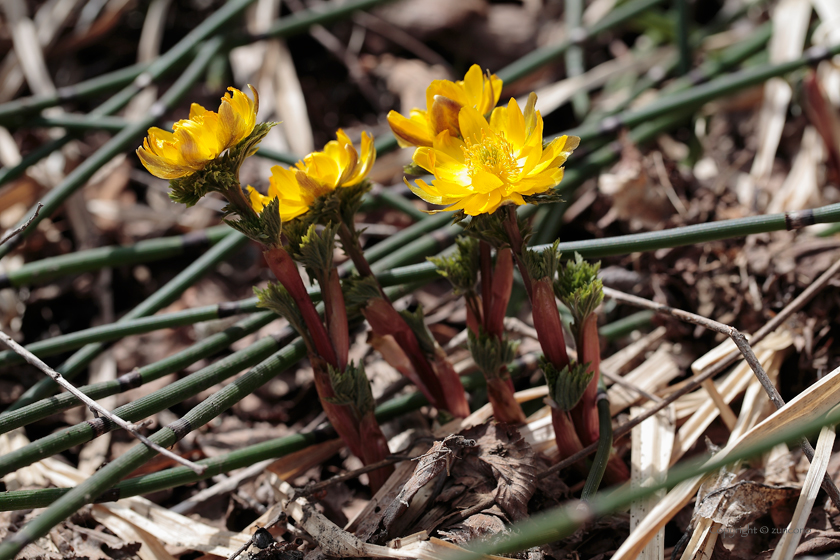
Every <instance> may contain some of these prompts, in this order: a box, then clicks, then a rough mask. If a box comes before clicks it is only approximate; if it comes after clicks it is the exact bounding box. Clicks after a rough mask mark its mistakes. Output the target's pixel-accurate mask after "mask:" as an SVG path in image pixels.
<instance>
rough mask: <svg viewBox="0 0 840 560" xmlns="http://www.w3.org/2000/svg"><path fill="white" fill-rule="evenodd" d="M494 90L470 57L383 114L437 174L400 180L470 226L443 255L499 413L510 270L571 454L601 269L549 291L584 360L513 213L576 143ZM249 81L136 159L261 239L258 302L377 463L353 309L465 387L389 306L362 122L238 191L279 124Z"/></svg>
mask: <svg viewBox="0 0 840 560" xmlns="http://www.w3.org/2000/svg"><path fill="white" fill-rule="evenodd" d="M502 85H503V84H502V80H501V79H499V78H498V77H497V76H495V75H491V74H489V73H488V74H485V73H483V72H482V71H481V69H480V68H479V67H478V66H476V65H474V66H472V67H471V68H470V69H469V71H468V72H467V74H466V75H465V76H464V79H463V80H461V81H455V82H452V81H448V80H436V81H434V82H432V83H431V84H430V85H429V87H428V88H427V90H426V109H425V110H422V109H412V110H411V111H410V113H409V116H408V117H405V116H403V115H401V114H399V113H396V112H394V111H392V112H391V113H390V114H389V115H388V122H389V124H390V126H391V129H392V130H393V132H394V134H395V136H396V137H397V140H398V143H399V145H400V146H403V147H413V148H414V154H413V157H412V160H413V163H414V166H415V167H414V169H417V168H420V169H423V170H425V171H427V172H428V173H430V174H431V175H432V176H433V178H432V180H431V181H430V182H426V181H424V180H422V179H417V180H416V181H415V184H414V185H411V184H409V183H408V181H406V184H408V185H409V188H410V189H411V190H412V191H413V192H414V193H415V194H417V195H418V196H419V197H420V198H421V199H423V200H424V201H426V202H427V203H430V204H434V205H440V206H444V207H445V208H443V210H446V211H458V212H459V216H460V218H461V219H465V218H466V216H467V215H469V216H471V220H468V221H469V224H468V225H467V233H468V234H469V235H471V236H472V239H471V240H470V241H463V242H461V243H460V244H459V251H458V253H457V255H455V256H453V257H451V258H449V259H440V260H439V261H437V265H438V267H439V268H440V270H441V271H442V273H443V274H444V275H445V276H447V277H448V278H449V279H450V280H451V281H452V282H453V284H454V285H455V286H456V289H457V290H458V293H460V294H463V295H464V297H465V298H466V300H467V323H468V326H469V329H470V333H469V344H468V345H469V348H470V350H471V352H472V354H473V358H474V360H475V362H476V364H477V365H478V367H479V369H481V370H482V372H484V374H485V377H486V379H487V388H488V390H487V394H488V398H489V400H490V401H491V403H492V405H493V409H494V412H495V415H496V419H497V420H498V421H501V422H507V423H511V424H518V423H521V422H524V421H525V415H524V413H523V411H522V409H521V407H520V406H519V404H518V403H517V402H516V399H515V397H514V385H513V381H512V379H511V378H510V375H509V373H508V369H507V364H508V363H509V362H510V361H511V359H512V358H513V356H514V355H515V352H516V344H515V343H513V342H511V341H509V340H508V339H507V336H506V333H505V329H504V318H505V312H506V309H507V306H508V303H509V301H510V298H511V290H512V287H513V283H514V282H513V279H514V266H518V268H519V270H520V273H521V275H522V279H523V282H524V285H525V288H526V290H527V292H528V296H529V299H530V301H531V304H532V308H533V311H534V325H535V328H536V330H537V334H538V335H539V341H540V344H541V345H542V347H543V352H544V354H545V356H546V360H545V363H544V370H545V371H546V376H547V378H548V381H549V384H550V385H551V386H552V387H553V389H552V390H551V399H552V400H551V402H552V403H555V405H557V404H559V406H558V407H556V408H557V410H553V411H552V416H553V417H554V419H555V420H554V421H555V428H556V431H557V433H558V444H559V443H560V442H561V438H562V441H563V447H564V448H565V452H564V454H571V453H573V452H574V451H576V450H578V449H580V448H581V445H582V443H581V442H583V443H589V442H591V441H592V440H593V439H594V438H597V425H595V424H594V423H593V418H594V417H593V416H592V413H593V411H594V408H593V406H592V403H593V402H594V400H593V399H594V395H595V393H594V390H595V383H597V378H598V372H597V369H598V360H597V356H598V353H599V349H598V346H597V328H596V327H597V324H596V323H597V321H596V319H595V315H594V310H595V307H597V305H598V304H599V303H600V299H599V298H598V297H597V296H598V294H599V293H600V292H599V291H598V290H599V285H596V284H597V282H596V275H597V268H594V267H587V265H585V263H580V262H578V263H575V268H574V269H570V272H568V273H566V276H563V277H562V278H561V280H563V282H561V283H560V284H562V286H564V287H567V286H566V285H567V284H568V286H571V288H569V289H565V288H564V290H561V292H558V295H559V297H561V298H565V299H564V301H567V300H568V301H567V304H569V305H571V306H573V307H574V308H575V310H576V311H577V312H578V314H579V317H578V316H576V327H577V329H576V338H577V342H578V349H579V353H580V354H581V355H582V357H583V358H586V361H583V358H581V359H582V361H581V364H582V365H580V364H577V363H574V362H571V361H570V360H569V358H568V356H567V354H566V350H565V341H564V338H563V332H562V331H563V327H562V325H561V322H560V317H559V314H558V310H557V304H556V299H555V286H554V277H555V275H556V273H557V270H558V264H557V257H558V256H559V255H556V254H555V253H556V251H555V248H552V249H551V250H550V251H547V252H545V253H544V254H542V255H541V256H535V255H533V254H531V253H530V252H529V250H528V249H527V248H526V247H525V241H526V240H527V238H528V230H527V225H526V224H525V223H524V222H520V221H519V219H518V218H517V213H516V211H515V209H516V207H517V206H521V205H523V204H526V203H540V202H545V201H550V200H556V196H555V195H554V193H555V191H554V188H555V187H556V186H557V185H558V184H559V183H560V182H561V181H562V179H563V171H564V167H563V166H564V164H565V162H566V160H567V158H568V157H569V156H570V155H571V153H572V152H573V151H574V149H575V148H577V146H578V143H579V141H580V139H579V138H577V137H574V136H560V137H557V138H554V139H553V140H551V141H549V142H547V143H544V141H543V120H542V116H541V115H540V112H539V111H537V110H536V100H537V99H536V95H535V94H533V93H532V94H530V95H529V96H528V99H527V102H526V103H525V105H524V110H523V108H522V107H521V106H520V104H519V103H518V102H517V101H516V100H515V99H510V100H509V102H508V103H507V104H506V105H503V106H498V107H497V106H496V105H497V103H498V102H499V99H500V97H501V91H502ZM249 87H250V86H249ZM250 89H251V92H252V94H253V98H252V97H249V96H248V95H246V94H245V93H243V92H241V91H239V90H237V89H234V88H229V93H227V94H225V96H223V97H222V100H221V104H220V106H219V109H218V112H213V111H208V110H206V109H204V108H203V107H201V106H200V105H197V104H193V105H192V107H191V109H190V114H189V118H188V119H184V120H180V121H178V122H177V123H175V125H174V126H173V131H172V132H168V131H165V130H161V129H159V128H152V129H150V130H149V135H148V138H146V139H145V140H144V142H143V146H141V147H140V148H138V150H137V154H138V157H139V158H140V160H141V161H142V163H143V165H144V166H146V168H147V169H148V170H149V171H150V172H151V173H152V174H153V175H155V176H157V177H160V178H163V179H168V180H169V181H170V185H171V192H170V196H171V197H172V198H173V200H175V201H176V202H182V203H185V204H187V205H191V204H195V203H196V202H197V201H198V199H200V198H201V197H202V196H204V195H205V194H207V193H208V192H211V191H214V192H218V193H221V194H222V195H223V196H224V197H225V198H226V199H227V200H228V202H229V204H228V206H227V207H226V209H225V212H226V216H227V217H228V219H227V223H228V224H229V225H231V226H232V227H234V228H236V229H238V230H239V231H241V232H243V233H245V234H246V235H248V236H249V237H250V238H251V239H253V240H254V241H257V242H258V243H260V244H262V245H263V247H264V249H265V250H264V256H265V259H266V262H267V263H268V265H269V268H270V269H271V271H272V272H273V273H274V275H275V276H276V277H277V279H278V280H279V283H278V284H272V285H270V286H269V288H268V289H266V290H261V291H258V296H259V301H260V305H261V306H262V307H266V308H269V309H272V310H274V311H275V312H277V313H278V314H280V315H282V316H283V317H285V318H286V319H287V320H288V321H289V323H290V324H291V325H292V326H293V327H294V328H295V329H296V330H297V331H298V333H299V334H300V336H301V338H302V339H303V341H304V342H305V344H306V346H307V349H308V353H309V358H310V362H311V364H312V367H313V371H314V381H315V386H316V389H317V391H318V394H319V396H320V398H321V402H322V405H323V407H324V410H325V412H326V414H327V416H328V417H329V419H330V421H331V422H332V424H333V426H334V427H335V428H336V430H337V431H338V433H339V435H340V436H341V437H342V439H343V440H344V441H345V442H346V443H347V446H348V447H349V448H350V450H351V451H352V452H353V453H354V454H356V455H357V456H359V457H361V458H362V460H363V461H364V462H365V463H374V462H377V461H379V460H381V459H382V458H384V457H385V456H386V455H387V454H388V445H387V440H385V439H384V436H383V435H382V432H381V430H380V429H379V426H378V424H377V423H376V420H375V417H374V416H373V406H372V403H373V400H372V396H371V394H370V389H369V386H368V382H367V378H366V377H365V374H364V369H363V368H362V367H361V365H359V366H356V365H354V364H353V363H352V362H351V361H350V360H349V346H350V338H349V327H348V315H349V314H351V313H359V314H361V315H363V316H364V318H365V319H367V321H368V323H369V325H370V328H371V331H372V333H371V336H370V337H369V344H370V345H371V346H372V347H373V348H375V349H376V350H378V351H379V352H380V353H381V354H382V356H383V357H384V358H385V359H386V361H388V362H389V363H390V364H391V365H392V366H393V367H394V368H395V369H397V370H398V371H400V372H401V373H403V374H404V375H405V376H406V377H407V378H409V379H410V380H411V381H412V382H413V383H415V384H416V385H417V387H418V389H419V390H420V391H421V392H422V393H423V394H424V395H425V396H426V397H427V398H428V400H429V402H430V403H431V404H432V405H433V406H435V407H436V408H438V409H441V410H446V411H448V412H449V413H451V414H452V415H454V416H460V417H466V416H467V415H469V413H470V409H469V405H468V402H467V399H466V394H465V392H464V389H463V386H462V385H461V381H460V377H459V376H458V373H457V372H456V370H455V368H454V367H453V365H452V363H451V362H450V361H449V358H448V357H447V355H446V353H445V352H444V351H443V349H442V348H441V347H440V346H439V345H438V344H437V342H436V341H435V339H434V337H433V336H432V333H431V332H430V331H429V329H428V328H427V327H426V324H425V322H424V319H423V312H422V308H419V309H418V310H417V311H416V312H414V313H410V312H407V311H402V312H400V311H397V310H396V309H395V308H394V306H393V305H392V303H391V300H390V298H389V297H388V295H387V293H386V292H385V290H383V288H382V286H380V285H379V282H378V280H377V279H376V277H375V276H373V273H372V271H371V268H370V265H369V263H368V262H367V259H366V258H365V256H364V252H363V251H362V247H361V244H360V241H359V231H357V229H356V225H355V214H356V213H357V211H358V209H359V206H360V204H361V199H362V195H364V194H365V193H366V192H367V191H368V190H369V189H370V186H371V185H370V182H369V181H368V180H367V176H368V174H369V173H370V170H371V168H372V166H373V164H374V162H375V160H376V150H375V148H374V143H373V138H372V137H371V136H370V135H368V134H367V133H366V132H363V133H362V135H361V145H360V147H358V148H357V147H355V146H354V145H353V143H352V141H351V140H350V138H349V137H348V136H347V134H345V132H344V131H343V130H338V131H337V132H336V139H335V140H333V141H330V142H328V143H327V144H326V145H325V146H324V148H323V150H322V151H317V152H313V153H311V154H308V155H307V156H305V157H304V158H303V159H301V160H300V161H298V162H297V163H296V164H295V165H294V166H292V167H289V168H285V167H281V166H274V167H273V168H272V169H271V176H270V177H269V178H268V180H267V182H268V188H267V193H266V194H262V193H261V192H260V191H259V190H257V189H255V188H253V187H250V186H248V187H247V188H246V189H244V190H243V188H242V185H241V184H240V181H239V169H240V166H241V165H242V162H243V161H244V159H245V158H247V157H248V156H251V155H253V154H254V153H256V151H257V145H258V144H259V142H260V141H261V140H262V138H263V137H264V136H265V134H267V133H268V131H269V130H270V128H271V127H272V126H274V125H275V124H276V123H258V122H257V111H258V109H259V97H258V95H257V92H256V91H255V90H254V89H253V88H250ZM437 211H442V210H437ZM230 217H233V218H235V219H231V218H230ZM464 221H467V220H464ZM336 241H338V242H339V243H340V244H341V247H342V248H343V250H344V252H345V253H346V254H347V256H348V257H349V258H350V260H351V261H352V263H353V265H354V266H355V269H356V275H354V276H351V277H350V278H347V279H345V280H341V279H340V278H339V274H338V269H337V268H336V266H335V264H334V263H333V254H334V249H335V244H336ZM493 249H495V259H494V258H493V253H492V251H493ZM299 265H302V266H303V267H305V268H306V270H307V272H308V273H309V277H310V278H311V279H312V281H313V282H317V283H318V284H319V285H320V289H321V290H320V291H321V295H322V300H323V303H322V305H323V315H322V314H321V311H320V310H319V309H318V308H317V307H316V305H315V302H314V301H313V300H312V299H311V297H310V296H309V294H308V291H307V289H306V287H305V285H304V283H303V279H302V276H301V274H300V271H299V268H298V266H299ZM561 270H562V269H561ZM479 277H480V288H479V287H478V286H479ZM564 279H565V280H564ZM567 292H568V293H567ZM593 333H594V334H593ZM582 395H583V396H582ZM579 401H580V402H579ZM389 472H390V471H389V470H388V469H380V470H379V471H376V472H375V473H374V474H372V475H371V480H372V481H374V486H379V485H381V484H382V483H384V477H385V476H386V475H387V474H388V473H389ZM616 472H618V471H616ZM619 474H621V473H619ZM617 478H620V477H617Z"/></svg>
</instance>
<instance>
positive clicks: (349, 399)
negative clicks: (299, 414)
mask: <svg viewBox="0 0 840 560" xmlns="http://www.w3.org/2000/svg"><path fill="white" fill-rule="evenodd" d="M328 371H329V375H330V383H332V387H333V392H334V393H335V396H334V397H330V398H327V399H324V400H326V401H327V402H330V403H332V404H339V405H341V404H346V405H350V406H352V407H353V408H355V409H356V413H357V414H358V415H359V417H360V418H361V417H362V416H364V415H365V414H367V413H368V412H372V411H373V410H374V409H375V408H376V403H375V401H374V400H373V393H371V390H370V381H368V378H367V376H366V375H365V368H364V366H363V365H362V364H359V365H358V366H356V365H355V364H354V363H353V362H350V363H349V364H347V367H346V368H345V369H344V371H339V370H337V369H336V368H334V367H332V366H329V369H328Z"/></svg>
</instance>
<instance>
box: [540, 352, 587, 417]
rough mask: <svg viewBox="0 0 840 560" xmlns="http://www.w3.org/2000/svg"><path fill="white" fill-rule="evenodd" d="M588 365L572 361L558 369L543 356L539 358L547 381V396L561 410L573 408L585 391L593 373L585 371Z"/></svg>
mask: <svg viewBox="0 0 840 560" xmlns="http://www.w3.org/2000/svg"><path fill="white" fill-rule="evenodd" d="M588 366H589V364H578V363H577V362H572V363H571V365H570V366H566V367H564V368H563V369H562V370H558V369H557V368H556V367H554V365H552V363H551V362H549V361H548V360H546V359H545V358H542V359H541V360H540V368H541V369H542V370H543V373H544V374H545V380H546V382H547V383H548V396H549V397H551V399H552V400H553V401H554V402H555V403H557V406H558V407H560V408H561V409H562V410H571V409H573V408H574V407H575V405H576V404H577V403H578V401H579V400H580V398H581V397H582V396H583V393H584V391H586V387H587V386H588V385H589V382H590V381H591V380H592V376H593V375H594V373H595V372H590V371H587V367H588Z"/></svg>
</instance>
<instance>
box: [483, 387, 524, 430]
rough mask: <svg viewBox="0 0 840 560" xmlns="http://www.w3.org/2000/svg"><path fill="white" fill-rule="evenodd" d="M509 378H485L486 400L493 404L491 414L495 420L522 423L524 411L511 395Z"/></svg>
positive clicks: (515, 423)
mask: <svg viewBox="0 0 840 560" xmlns="http://www.w3.org/2000/svg"><path fill="white" fill-rule="evenodd" d="M509 381H510V380H509V379H503V378H501V377H494V378H492V379H488V380H487V400H489V401H490V404H491V405H492V406H493V416H494V417H495V418H496V421H497V422H504V423H507V424H514V425H518V424H524V423H525V413H524V412H522V407H521V406H519V403H518V402H516V398H515V397H514V396H513V389H512V388H511V384H510V383H509Z"/></svg>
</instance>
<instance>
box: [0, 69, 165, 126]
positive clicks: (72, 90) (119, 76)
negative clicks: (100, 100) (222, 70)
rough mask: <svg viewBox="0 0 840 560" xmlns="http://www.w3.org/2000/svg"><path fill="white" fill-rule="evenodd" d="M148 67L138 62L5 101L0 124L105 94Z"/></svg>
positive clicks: (4, 124)
mask: <svg viewBox="0 0 840 560" xmlns="http://www.w3.org/2000/svg"><path fill="white" fill-rule="evenodd" d="M148 67H149V64H148V63H144V62H141V63H139V64H133V65H131V66H126V67H125V68H120V69H119V70H114V71H113V72H108V73H107V74H102V75H101V76H96V77H94V78H91V79H89V80H85V81H83V82H79V83H78V84H75V85H72V86H63V87H60V88H58V89H57V90H55V91H54V92H53V93H48V94H41V95H30V96H28V97H19V98H18V99H13V100H11V101H7V102H6V103H3V104H0V124H2V125H3V126H8V125H10V124H14V123H16V122H18V121H19V120H20V118H21V117H26V116H28V115H31V114H33V113H37V112H38V111H40V110H42V109H47V108H49V107H55V106H56V105H60V104H61V103H67V102H70V101H75V100H77V99H84V98H87V97H91V96H94V95H99V94H101V93H104V92H106V91H110V90H112V89H116V88H119V87H123V86H126V85H128V84H130V83H131V82H132V81H133V80H134V79H135V78H136V77H137V76H139V75H140V74H142V73H143V71H145V70H146V69H147V68H148Z"/></svg>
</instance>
